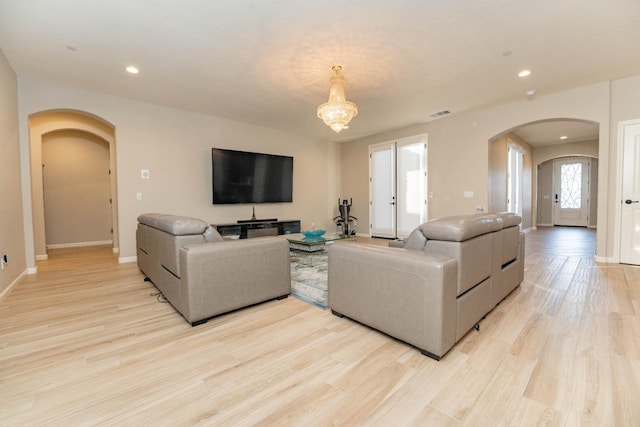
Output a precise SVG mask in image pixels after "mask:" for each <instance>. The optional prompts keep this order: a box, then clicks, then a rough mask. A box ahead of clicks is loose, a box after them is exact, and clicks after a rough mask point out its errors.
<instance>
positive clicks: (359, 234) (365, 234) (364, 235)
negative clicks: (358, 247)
mask: <svg viewBox="0 0 640 427" xmlns="http://www.w3.org/2000/svg"><path fill="white" fill-rule="evenodd" d="M356 237H371V234H367V233H356Z"/></svg>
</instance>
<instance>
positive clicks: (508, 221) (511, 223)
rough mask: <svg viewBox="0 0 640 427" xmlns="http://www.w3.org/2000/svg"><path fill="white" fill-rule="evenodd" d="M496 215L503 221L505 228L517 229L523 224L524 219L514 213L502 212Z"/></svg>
mask: <svg viewBox="0 0 640 427" xmlns="http://www.w3.org/2000/svg"><path fill="white" fill-rule="evenodd" d="M495 215H496V216H497V217H498V218H500V219H501V220H502V227H503V228H508V227H515V226H516V225H520V223H521V222H522V217H521V216H519V215H516V214H514V213H513V212H500V213H497V214H495Z"/></svg>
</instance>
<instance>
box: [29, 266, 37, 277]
mask: <svg viewBox="0 0 640 427" xmlns="http://www.w3.org/2000/svg"><path fill="white" fill-rule="evenodd" d="M27 274H28V275H29V276H33V275H34V274H38V267H29V268H27Z"/></svg>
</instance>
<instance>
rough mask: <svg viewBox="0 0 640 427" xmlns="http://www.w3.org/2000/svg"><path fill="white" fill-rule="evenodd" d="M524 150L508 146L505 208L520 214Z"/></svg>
mask: <svg viewBox="0 0 640 427" xmlns="http://www.w3.org/2000/svg"><path fill="white" fill-rule="evenodd" d="M523 157H524V152H523V151H522V149H520V148H517V147H509V148H508V161H507V168H508V172H507V180H508V181H507V194H508V195H507V210H508V211H509V212H513V213H515V214H517V215H520V216H522V163H523Z"/></svg>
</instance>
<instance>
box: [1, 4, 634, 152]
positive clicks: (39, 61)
mask: <svg viewBox="0 0 640 427" xmlns="http://www.w3.org/2000/svg"><path fill="white" fill-rule="evenodd" d="M638 46H640V1H639V0H561V1H559V0H537V1H532V0H467V1H462V0H449V1H445V0H441V1H435V0H433V1H427V0H396V1H393V2H391V1H388V0H384V1H382V0H366V1H365V0H351V1H342V0H341V1H338V0H324V1H322V2H311V1H306V0H273V1H261V0H251V1H250V0H215V1H213V0H185V1H169V0H163V1H161V0H135V1H132V0H108V1H104V0H100V1H93V0H20V1H18V0H0V49H1V50H2V51H3V53H4V55H5V57H6V58H7V60H8V61H9V63H10V64H11V66H12V67H13V69H14V70H15V72H16V74H18V75H19V76H27V77H32V78H37V79H44V80H48V81H52V82H56V83H59V84H63V85H71V86H77V87H82V88H87V89H91V90H97V91H101V92H105V93H109V94H114V95H118V96H123V97H128V98H134V99H138V100H143V101H148V102H153V103H158V104H163V105H168V106H173V107H177V108H182V109H185V110H190V111H195V112H201V113H205V114H211V115H215V116H220V117H226V118H229V119H233V120H238V121H242V122H247V123H253V124H258V125H264V126H269V127H273V128H277V129H283V130H286V131H290V132H294V133H299V134H303V135H308V136H311V137H315V138H321V139H332V140H337V141H345V140H351V139H355V138H359V137H362V136H365V135H369V134H374V133H378V132H381V131H385V130H390V129H394V128H399V127H403V126H407V125H411V124H417V123H424V122H428V121H430V120H433V118H432V117H431V114H432V113H434V112H437V111H440V110H444V109H447V110H450V111H451V112H452V113H453V114H455V113H458V112H461V111H464V110H469V109H472V108H477V107H482V106H487V105H493V104H497V103H503V102H508V101H513V100H522V99H526V96H525V92H526V91H527V90H529V89H535V90H536V91H537V95H536V96H543V95H545V94H549V93H552V92H556V91H561V90H565V89H569V88H573V87H579V86H583V85H587V84H591V83H596V82H601V81H606V80H611V79H617V78H622V77H626V76H630V75H636V74H640V55H638V53H639V52H638ZM130 64H135V65H136V66H138V67H139V68H140V70H141V72H140V74H139V75H137V76H132V75H128V74H127V73H126V72H124V68H125V66H127V65H130ZM333 64H341V65H342V66H343V67H344V72H343V74H344V77H345V79H346V97H347V100H349V101H353V102H355V103H356V104H358V110H359V115H358V116H357V117H356V118H354V119H353V121H352V122H351V124H350V129H348V130H345V131H343V132H341V133H340V134H335V133H334V132H333V131H331V130H330V129H329V128H328V127H326V126H325V125H324V124H323V123H322V122H321V121H320V120H319V119H318V118H316V107H317V106H318V104H321V103H323V102H326V100H327V97H328V79H329V77H330V75H331V71H330V69H331V66H332V65H333ZM524 68H529V69H531V70H532V71H533V74H532V75H531V76H530V77H528V78H525V79H521V78H518V77H517V76H516V74H517V73H518V71H520V70H521V69H524Z"/></svg>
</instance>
